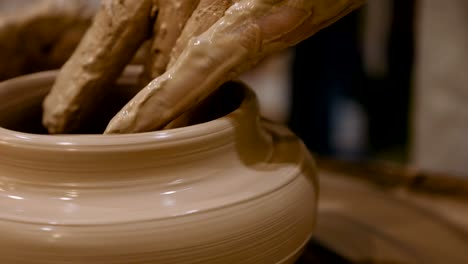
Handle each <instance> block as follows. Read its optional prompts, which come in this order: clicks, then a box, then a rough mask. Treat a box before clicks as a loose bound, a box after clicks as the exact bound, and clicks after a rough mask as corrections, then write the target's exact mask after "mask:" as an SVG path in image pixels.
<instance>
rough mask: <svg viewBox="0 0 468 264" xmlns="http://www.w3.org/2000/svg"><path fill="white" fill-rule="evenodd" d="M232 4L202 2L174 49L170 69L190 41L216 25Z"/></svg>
mask: <svg viewBox="0 0 468 264" xmlns="http://www.w3.org/2000/svg"><path fill="white" fill-rule="evenodd" d="M232 3H233V0H200V3H199V4H198V6H197V8H196V9H195V11H193V14H192V16H191V17H190V18H189V19H188V21H187V23H186V25H185V27H184V29H183V30H182V32H181V34H180V37H179V38H178V39H177V42H176V44H175V46H174V48H173V49H172V52H171V56H170V61H169V64H168V67H171V66H172V65H173V64H174V62H175V60H176V59H177V58H178V57H179V56H180V53H182V50H183V49H184V48H185V46H187V44H188V42H189V40H190V39H191V38H193V37H196V36H198V35H200V34H202V33H203V32H205V31H206V30H207V29H208V28H210V27H211V26H212V25H213V24H214V23H216V21H218V20H219V19H220V18H221V17H222V16H223V15H224V12H225V11H226V10H227V9H228V8H229V7H230V6H231V5H232Z"/></svg>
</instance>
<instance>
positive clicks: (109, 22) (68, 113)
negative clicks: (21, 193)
mask: <svg viewBox="0 0 468 264" xmlns="http://www.w3.org/2000/svg"><path fill="white" fill-rule="evenodd" d="M151 12H152V1H151V0H142V1H133V0H123V1H112V0H106V1H103V2H102V4H101V8H100V10H99V11H98V13H97V14H96V16H95V19H94V21H93V25H92V26H91V27H90V28H89V30H88V31H87V32H86V34H85V36H84V37H83V39H82V40H81V42H80V44H79V46H78V47H77V50H75V52H74V53H73V55H72V57H71V58H70V59H69V60H68V61H67V63H66V64H65V65H64V66H63V67H62V69H61V71H60V74H59V76H58V77H57V80H56V82H55V84H54V86H53V87H52V91H51V92H50V94H49V95H48V96H47V98H46V99H45V101H44V104H43V107H44V115H43V124H44V125H45V126H46V127H47V129H48V131H49V133H66V132H71V131H73V130H75V129H76V128H77V127H79V125H80V123H81V119H84V118H86V116H87V115H89V114H90V113H92V112H94V111H99V108H98V106H99V104H100V100H102V99H103V97H104V95H105V94H106V91H107V90H108V89H110V87H111V85H112V83H113V81H114V80H115V78H116V76H119V74H120V73H121V71H122V70H123V69H124V67H125V66H126V65H127V64H128V63H129V62H130V60H131V59H132V58H133V56H134V54H135V52H136V51H137V50H138V48H139V47H140V45H141V44H142V43H143V42H144V41H145V40H146V39H147V38H148V37H149V35H150V24H151Z"/></svg>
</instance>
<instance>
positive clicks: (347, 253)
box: [298, 173, 468, 264]
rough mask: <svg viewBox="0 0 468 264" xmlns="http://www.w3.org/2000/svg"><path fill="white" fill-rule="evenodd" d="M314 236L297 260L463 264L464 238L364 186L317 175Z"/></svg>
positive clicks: (411, 206) (448, 225) (427, 214)
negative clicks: (319, 181) (317, 187)
mask: <svg viewBox="0 0 468 264" xmlns="http://www.w3.org/2000/svg"><path fill="white" fill-rule="evenodd" d="M320 180H321V193H320V199H321V200H320V202H319V219H318V225H317V230H316V234H315V240H314V241H312V242H311V243H310V245H309V247H308V249H307V251H306V252H305V254H304V256H303V257H302V259H301V260H300V261H299V262H298V264H299V263H300V264H307V263H398V264H412V263H424V264H431V263H451V264H455V263H460V264H461V263H468V254H466V252H465V251H466V249H467V248H468V236H467V233H465V232H464V231H463V230H461V229H458V228H457V227H455V226H454V225H452V224H451V223H449V222H448V221H445V220H444V219H441V218H439V217H438V216H436V215H435V214H433V213H431V212H429V211H427V210H425V209H422V208H420V207H418V206H416V205H415V204H411V203H408V202H407V201H403V200H401V199H399V198H396V197H394V196H392V195H388V194H385V193H384V192H382V191H379V190H378V189H377V188H372V187H370V186H368V185H367V184H363V183H360V182H354V181H351V180H349V179H346V178H345V177H342V176H339V175H332V174H330V173H322V175H321V179H320Z"/></svg>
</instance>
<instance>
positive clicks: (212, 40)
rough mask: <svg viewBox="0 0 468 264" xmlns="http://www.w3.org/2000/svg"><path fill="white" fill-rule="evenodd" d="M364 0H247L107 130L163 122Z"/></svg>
mask: <svg viewBox="0 0 468 264" xmlns="http://www.w3.org/2000/svg"><path fill="white" fill-rule="evenodd" d="M363 3H364V1H363V0H337V1H329V0H321V1H310V0H302V1H297V0H290V1H279V0H243V1H239V2H237V3H235V4H234V5H232V6H231V7H230V8H229V9H228V10H227V11H226V12H225V15H224V16H223V17H222V18H221V19H219V20H218V21H217V22H216V23H215V24H214V25H213V26H211V27H210V28H209V29H208V30H207V31H205V32H204V33H202V34H201V35H199V36H197V37H193V38H192V39H191V40H190V41H189V43H188V45H187V46H186V48H185V49H184V51H183V52H182V54H181V55H180V57H179V58H178V59H177V60H176V61H175V62H174V64H173V65H172V67H170V68H169V69H168V70H167V71H166V72H165V73H164V74H163V75H161V76H160V77H158V78H156V79H155V80H153V81H152V82H151V83H149V84H148V85H147V86H146V87H145V88H144V89H143V90H142V91H141V92H140V93H138V94H137V96H135V97H134V98H133V99H132V100H131V101H130V102H129V103H128V104H127V105H126V106H125V107H124V108H123V109H122V110H121V111H120V112H119V113H118V114H117V115H116V116H115V117H114V118H113V119H112V120H111V122H110V123H109V125H108V127H107V129H106V132H105V133H135V132H143V131H151V130H156V129H160V128H162V127H164V126H165V125H167V124H168V123H169V122H170V121H171V120H174V119H175V118H177V117H178V116H180V115H181V114H183V113H184V112H186V111H187V110H189V109H190V108H192V107H193V106H195V105H197V104H198V103H199V102H200V101H201V100H203V98H206V97H207V96H208V95H209V94H210V93H212V92H213V91H214V90H215V89H216V88H217V87H219V86H220V85H221V84H222V83H224V82H226V81H228V80H231V79H234V78H236V77H237V76H238V75H239V74H240V73H241V72H243V71H245V70H247V69H249V68H250V67H251V66H253V65H254V64H256V63H257V62H258V61H259V60H260V59H262V58H263V57H265V56H267V55H269V54H272V53H274V52H276V51H279V50H281V49H284V48H287V47H289V46H292V45H295V44H297V43H298V42H300V41H302V40H303V39H305V38H307V37H309V36H310V35H312V34H314V33H315V32H317V31H319V30H320V29H322V28H324V27H326V26H328V25H330V24H332V23H333V22H335V21H336V20H338V19H339V18H341V17H343V16H345V15H346V14H348V13H349V12H351V11H353V10H355V9H356V8H358V7H360V6H361V5H362V4H363Z"/></svg>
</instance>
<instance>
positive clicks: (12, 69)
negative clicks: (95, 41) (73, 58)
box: [0, 0, 97, 80]
mask: <svg viewBox="0 0 468 264" xmlns="http://www.w3.org/2000/svg"><path fill="white" fill-rule="evenodd" d="M96 9H97V6H96V4H95V1H94V0H85V1H81V0H80V1H76V0H73V1H62V0H21V1H18V0H15V1H0V80H5V79H9V78H13V77H16V76H19V75H23V74H27V73H30V72H37V71H41V70H48V69H56V68H59V67H60V66H62V64H63V63H64V62H65V61H66V60H67V59H68V58H69V56H70V55H71V53H72V52H73V50H74V49H75V48H76V46H77V44H78V42H79V40H80V39H81V37H82V36H83V34H84V32H85V31H86V29H87V28H88V27H89V25H90V24H91V20H92V17H93V15H94V14H95V11H96ZM51 25H53V26H51Z"/></svg>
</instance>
